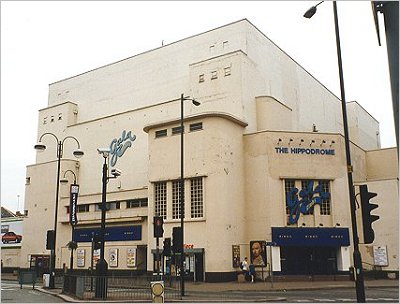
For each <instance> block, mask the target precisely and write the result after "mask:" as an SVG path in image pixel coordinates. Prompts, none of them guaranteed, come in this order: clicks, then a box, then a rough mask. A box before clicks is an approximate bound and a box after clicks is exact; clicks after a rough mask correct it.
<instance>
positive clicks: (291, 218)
mask: <svg viewBox="0 0 400 304" xmlns="http://www.w3.org/2000/svg"><path fill="white" fill-rule="evenodd" d="M329 185H330V182H329V181H328V180H318V181H316V180H307V179H304V180H294V179H286V180H285V201H286V214H287V215H288V223H289V224H295V223H297V221H298V219H299V216H300V214H303V215H313V214H314V207H315V205H319V206H320V208H319V210H320V215H330V214H331V196H330V186H329Z"/></svg>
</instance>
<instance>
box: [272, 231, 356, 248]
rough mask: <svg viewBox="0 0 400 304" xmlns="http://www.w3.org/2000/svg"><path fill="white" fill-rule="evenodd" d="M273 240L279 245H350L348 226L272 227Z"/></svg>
mask: <svg viewBox="0 0 400 304" xmlns="http://www.w3.org/2000/svg"><path fill="white" fill-rule="evenodd" d="M272 241H273V242H275V243H276V244H277V245H278V246H320V247H325V246H326V247H328V246H329V247H341V246H350V238H349V229H348V228H288V227H272Z"/></svg>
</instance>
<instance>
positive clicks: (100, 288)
mask: <svg viewBox="0 0 400 304" xmlns="http://www.w3.org/2000/svg"><path fill="white" fill-rule="evenodd" d="M97 151H98V152H99V154H101V155H102V156H103V158H104V163H103V171H102V174H103V175H102V192H101V207H100V209H101V228H100V259H99V260H98V261H97V264H96V274H97V278H96V280H97V283H96V290H95V297H96V298H101V299H103V300H105V299H106V298H107V283H106V280H107V271H108V264H107V261H106V260H105V259H104V242H105V240H104V235H105V231H106V211H107V198H106V196H107V182H108V180H109V179H111V178H117V177H118V176H120V175H121V171H120V170H119V169H112V170H111V174H112V176H108V163H107V162H108V157H109V155H110V152H111V150H110V148H99V149H97Z"/></svg>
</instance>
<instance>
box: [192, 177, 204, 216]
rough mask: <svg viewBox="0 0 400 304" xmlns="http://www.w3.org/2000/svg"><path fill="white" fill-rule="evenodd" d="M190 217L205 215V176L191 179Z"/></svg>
mask: <svg viewBox="0 0 400 304" xmlns="http://www.w3.org/2000/svg"><path fill="white" fill-rule="evenodd" d="M190 211H191V212H190V217H191V218H198V217H203V216H204V213H203V178H202V177H196V178H192V179H190Z"/></svg>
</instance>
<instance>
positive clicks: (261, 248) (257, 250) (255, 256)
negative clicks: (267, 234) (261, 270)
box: [250, 241, 267, 267]
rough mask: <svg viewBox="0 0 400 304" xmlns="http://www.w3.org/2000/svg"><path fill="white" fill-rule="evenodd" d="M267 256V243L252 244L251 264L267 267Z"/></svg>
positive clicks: (253, 242) (257, 242)
mask: <svg viewBox="0 0 400 304" xmlns="http://www.w3.org/2000/svg"><path fill="white" fill-rule="evenodd" d="M266 260H267V254H266V251H265V241H251V242H250V263H252V264H254V266H256V267H257V266H265V265H266V263H265V261H266Z"/></svg>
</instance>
